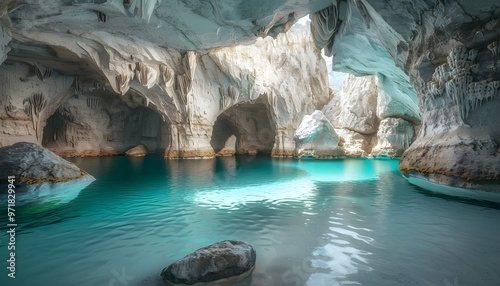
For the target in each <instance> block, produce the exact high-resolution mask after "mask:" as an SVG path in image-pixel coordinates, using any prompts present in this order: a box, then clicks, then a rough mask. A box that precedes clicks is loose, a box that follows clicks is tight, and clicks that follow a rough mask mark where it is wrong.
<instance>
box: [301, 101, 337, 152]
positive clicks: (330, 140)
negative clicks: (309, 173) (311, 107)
mask: <svg viewBox="0 0 500 286" xmlns="http://www.w3.org/2000/svg"><path fill="white" fill-rule="evenodd" d="M294 139H295V146H296V147H295V152H296V154H297V156H298V157H303V156H311V157H315V158H322V157H334V156H340V155H342V152H341V150H340V149H339V148H338V144H339V136H338V135H337V133H336V132H335V130H334V129H333V126H332V124H331V123H330V121H328V119H327V118H326V117H325V115H323V113H322V112H321V111H319V110H316V111H314V113H313V114H311V115H306V116H304V119H302V123H301V124H300V126H299V128H297V130H296V131H295V135H294Z"/></svg>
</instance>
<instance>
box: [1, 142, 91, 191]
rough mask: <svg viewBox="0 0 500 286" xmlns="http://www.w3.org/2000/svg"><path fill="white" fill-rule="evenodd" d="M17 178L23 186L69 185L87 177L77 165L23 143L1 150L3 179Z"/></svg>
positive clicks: (42, 149) (34, 145) (36, 146)
mask: <svg viewBox="0 0 500 286" xmlns="http://www.w3.org/2000/svg"><path fill="white" fill-rule="evenodd" d="M8 176H15V177H16V181H17V182H20V183H23V184H29V185H33V184H40V183H44V182H54V183H57V182H66V181H70V180H75V179H79V178H82V177H86V178H88V179H90V180H94V178H93V177H92V176H90V175H88V174H87V173H86V172H85V171H83V170H81V169H80V168H78V167H77V166H75V165H74V164H72V163H70V162H68V161H66V160H64V159H63V158H61V157H59V156H57V155H56V154H54V153H52V152H51V151H49V150H47V149H45V148H43V147H41V146H40V145H37V144H34V143H26V142H20V143H16V144H14V145H11V146H6V147H2V148H0V177H1V178H2V179H1V180H2V181H4V180H6V178H7V177H8Z"/></svg>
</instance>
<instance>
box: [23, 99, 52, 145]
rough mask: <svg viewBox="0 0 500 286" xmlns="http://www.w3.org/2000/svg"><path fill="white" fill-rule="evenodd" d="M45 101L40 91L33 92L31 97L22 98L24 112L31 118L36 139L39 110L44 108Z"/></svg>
mask: <svg viewBox="0 0 500 286" xmlns="http://www.w3.org/2000/svg"><path fill="white" fill-rule="evenodd" d="M46 103H47V100H46V99H45V96H44V95H43V94H42V93H35V94H33V95H32V96H31V97H28V98H25V99H24V100H23V104H24V111H25V112H26V114H27V115H28V117H30V118H31V121H32V123H33V129H34V130H35V135H36V138H37V140H38V139H39V138H40V134H39V128H38V125H39V121H40V112H41V111H42V110H43V109H44V108H45V105H46Z"/></svg>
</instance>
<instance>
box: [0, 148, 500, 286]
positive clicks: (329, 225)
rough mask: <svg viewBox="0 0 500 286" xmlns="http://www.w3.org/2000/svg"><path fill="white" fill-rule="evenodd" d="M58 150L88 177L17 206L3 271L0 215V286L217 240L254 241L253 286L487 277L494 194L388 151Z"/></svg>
mask: <svg viewBox="0 0 500 286" xmlns="http://www.w3.org/2000/svg"><path fill="white" fill-rule="evenodd" d="M70 160H71V161H73V162H74V163H76V164H77V165H79V166H80V167H82V168H83V169H85V170H87V171H88V172H89V173H90V174H92V175H94V176H95V177H96V179H97V180H96V181H95V182H93V183H92V184H90V185H89V186H88V187H86V188H85V189H83V190H82V191H81V192H80V193H79V194H77V196H73V197H74V198H73V197H72V200H70V201H69V202H65V203H61V204H58V205H56V204H55V203H54V202H51V203H32V204H29V205H26V206H23V207H18V208H17V210H16V211H17V216H16V219H17V222H18V224H19V225H20V227H18V229H17V241H16V247H17V249H16V250H17V252H16V258H17V260H16V261H17V264H16V266H17V270H16V278H15V279H11V278H8V277H7V270H6V266H7V263H6V262H5V261H6V259H8V254H7V244H6V242H7V239H8V237H7V235H6V231H5V230H6V228H5V225H6V216H2V218H1V221H0V223H1V225H0V226H1V227H2V234H1V236H0V254H1V257H0V259H1V260H2V261H4V262H3V265H4V267H2V270H1V271H0V273H1V277H0V285H27V286H28V285H30V286H31V285H43V286H45V285H51V286H70V285H75V286H76V285H92V286H93V285H97V286H100V285H103V286H105V285H115V286H121V285H156V283H157V281H156V278H157V276H158V274H159V273H160V271H161V270H162V268H163V267H165V266H167V265H168V264H170V263H172V262H174V261H175V260H177V259H180V258H182V257H183V256H184V255H186V254H188V253H189V252H192V251H194V250H196V249H198V248H200V247H202V246H206V245H208V244H212V243H214V242H216V241H219V240H224V239H237V240H243V241H246V242H249V243H251V244H252V245H254V247H255V248H256V251H257V266H256V269H255V271H254V273H253V281H252V283H253V284H252V285H261V286H266V285H311V286H321V285H326V286H332V285H367V286H373V285H383V286H390V285H443V286H458V285H485V286H491V285H500V240H499V238H500V205H499V204H495V203H487V202H482V201H474V200H466V199H457V198H453V197H447V196H442V195H437V194H433V193H430V192H427V191H424V190H422V189H419V188H417V187H415V186H412V185H410V184H408V182H407V181H406V180H405V179H404V178H403V177H402V176H401V175H400V173H399V171H398V168H397V165H398V162H397V161H396V160H389V159H345V160H322V161H316V160H300V161H297V160H292V159H272V158H267V157H258V156H257V157H245V156H240V157H236V158H234V157H226V158H216V159H210V160H179V161H178V160H164V159H163V158H161V157H160V156H148V157H144V158H129V157H107V158H72V159H70ZM3 208H4V209H6V207H3ZM247 282H248V283H247V284H245V285H249V281H247Z"/></svg>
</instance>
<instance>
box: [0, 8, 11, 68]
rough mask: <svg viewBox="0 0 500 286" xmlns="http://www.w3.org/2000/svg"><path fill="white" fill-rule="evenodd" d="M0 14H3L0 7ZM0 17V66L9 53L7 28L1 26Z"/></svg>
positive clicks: (9, 38)
mask: <svg viewBox="0 0 500 286" xmlns="http://www.w3.org/2000/svg"><path fill="white" fill-rule="evenodd" d="M0 5H1V4H0ZM0 13H2V14H3V11H1V7H0ZM2 22H3V21H2V16H0V65H1V64H2V63H3V62H4V61H5V59H6V58H7V53H8V52H9V51H10V47H9V46H8V43H9V42H10V40H11V36H10V31H9V29H8V28H7V27H5V26H4V25H3V24H2Z"/></svg>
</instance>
